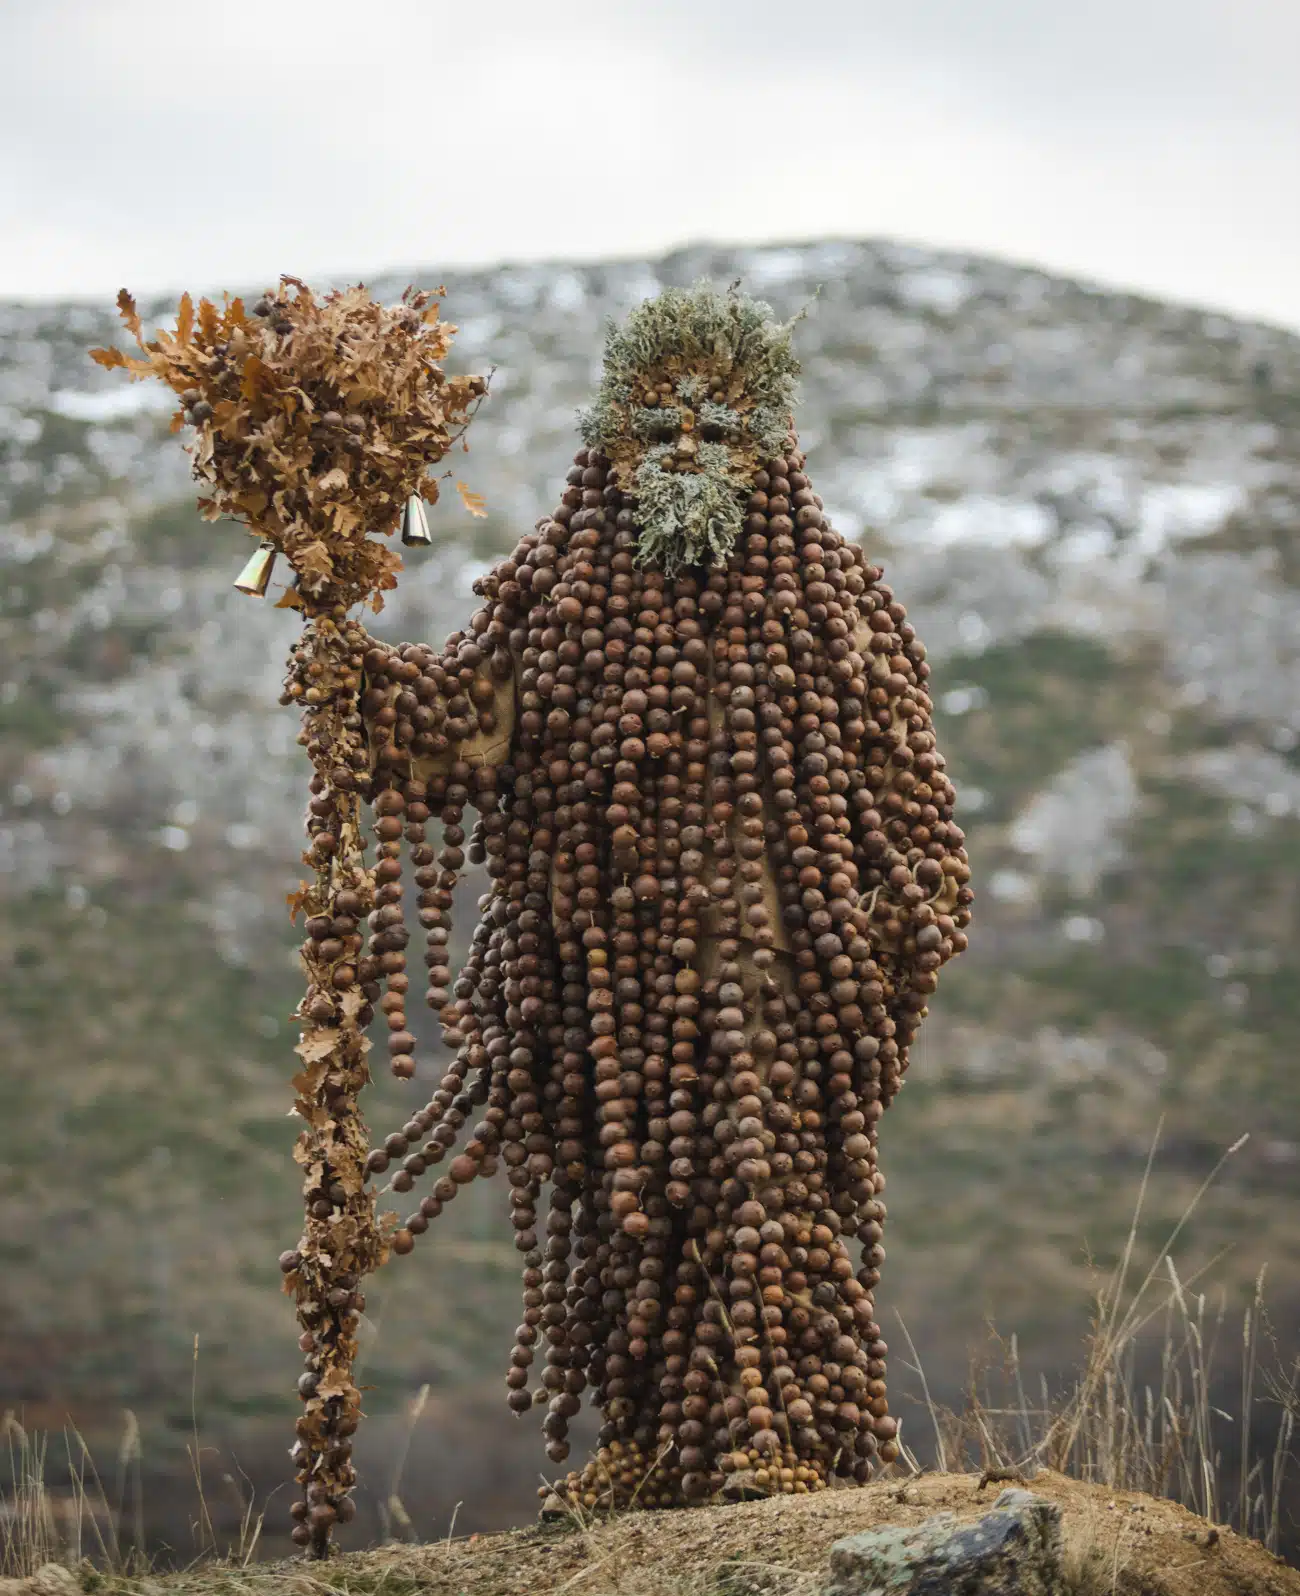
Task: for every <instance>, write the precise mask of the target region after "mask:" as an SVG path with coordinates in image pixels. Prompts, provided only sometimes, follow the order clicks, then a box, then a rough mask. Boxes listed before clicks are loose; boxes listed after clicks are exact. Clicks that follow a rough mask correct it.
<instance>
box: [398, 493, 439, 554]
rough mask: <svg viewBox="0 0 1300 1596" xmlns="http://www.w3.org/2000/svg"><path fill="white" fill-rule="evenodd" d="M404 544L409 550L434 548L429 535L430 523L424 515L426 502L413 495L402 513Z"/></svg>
mask: <svg viewBox="0 0 1300 1596" xmlns="http://www.w3.org/2000/svg"><path fill="white" fill-rule="evenodd" d="M402 542H403V543H405V544H406V546H407V548H408V549H427V548H431V547H432V546H433V538H432V537H431V536H430V535H429V521H428V517H427V516H426V515H425V513H424V500H423V499H422V498H421V497H420V495H419V494H418V493H413V494H412V495H411V497H410V498H409V499H408V500H407V501H406V508H405V509H404V510H403V511H402Z"/></svg>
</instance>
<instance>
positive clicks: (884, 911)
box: [849, 568, 973, 1100]
mask: <svg viewBox="0 0 1300 1596" xmlns="http://www.w3.org/2000/svg"><path fill="white" fill-rule="evenodd" d="M864 574H866V575H868V576H869V578H871V580H869V583H868V588H867V592H866V593H864V594H863V599H864V600H868V602H867V603H866V604H863V605H862V606H861V613H860V616H859V619H858V622H857V625H856V626H855V627H854V629H853V631H852V632H851V634H850V637H849V645H850V649H851V651H852V656H853V658H854V659H855V661H857V660H860V661H861V665H862V672H861V674H862V679H863V681H864V683H865V685H866V687H867V698H866V703H865V705H864V716H863V718H864V721H865V723H866V731H867V737H866V739H865V740H864V751H866V750H869V752H867V757H866V763H865V767H864V769H865V774H866V776H867V781H866V783H865V785H864V786H863V787H862V789H861V790H860V791H859V792H858V793H857V794H855V795H854V803H853V806H852V809H851V814H852V827H853V831H854V833H855V836H854V841H855V844H856V852H857V854H858V857H859V858H860V859H861V861H862V863H863V864H864V865H865V866H866V867H867V868H866V870H865V871H864V872H863V878H862V888H863V894H862V895H863V899H864V901H865V903H866V904H867V905H869V913H868V924H867V926H866V928H865V935H866V937H867V940H868V941H869V942H870V943H871V945H872V948H873V949H874V952H875V957H876V962H877V965H878V966H879V969H880V972H881V977H882V986H883V988H884V992H883V1002H884V1004H885V1007H886V1009H887V1011H888V1013H889V1017H890V1018H891V1019H892V1020H893V1022H894V1026H895V1035H894V1038H893V1040H894V1043H895V1047H893V1048H890V1050H889V1051H890V1053H891V1054H893V1055H894V1057H895V1065H894V1069H891V1070H890V1071H889V1072H888V1074H889V1075H891V1076H893V1079H892V1081H888V1080H887V1081H884V1082H882V1084H883V1085H885V1086H886V1100H887V1099H888V1096H890V1095H892V1090H893V1089H896V1086H897V1082H898V1078H900V1077H901V1075H902V1074H903V1072H904V1071H905V1070H906V1068H907V1050H908V1045H909V1044H910V1042H911V1040H912V1038H913V1037H914V1036H915V1034H916V1031H917V1029H918V1028H919V1026H920V1023H921V1020H922V1019H923V1018H924V1017H925V1014H926V1012H927V1005H928V1001H929V998H930V996H931V994H932V993H933V992H934V991H935V989H936V987H937V985H938V972H939V969H940V968H941V966H942V965H944V964H946V963H947V961H948V960H949V959H950V958H952V957H953V955H954V954H957V953H960V952H962V951H963V949H964V948H965V947H966V932H965V927H966V926H967V925H968V924H969V923H970V907H969V905H970V903H971V900H972V897H973V894H972V892H971V890H970V887H969V885H968V883H969V881H970V865H969V863H968V862H967V858H966V849H965V836H964V834H963V832H962V830H961V828H960V827H959V826H958V825H957V823H956V821H955V819H954V818H953V805H954V802H955V799H956V793H955V791H954V789H953V785H952V782H951V781H950V780H949V779H948V775H947V771H946V762H945V760H944V756H943V754H942V752H941V751H940V749H939V746H938V740H937V737H936V735H935V729H934V722H933V719H932V714H931V712H932V709H933V705H932V703H931V699H930V695H929V692H928V690H927V689H928V682H929V675H930V667H929V664H928V662H927V660H926V650H925V646H924V644H922V643H921V641H920V639H919V638H918V637H917V636H916V632H915V629H914V628H913V627H912V625H911V623H910V622H908V621H907V619H906V615H905V613H904V610H903V607H902V605H901V604H899V603H898V602H897V601H896V600H895V598H894V595H893V593H892V591H891V590H890V589H889V588H888V587H886V586H884V585H883V583H881V581H880V572H879V570H878V569H870V568H869V569H868V570H867V571H866V572H864ZM869 596H870V597H869ZM895 1071H896V1073H895Z"/></svg>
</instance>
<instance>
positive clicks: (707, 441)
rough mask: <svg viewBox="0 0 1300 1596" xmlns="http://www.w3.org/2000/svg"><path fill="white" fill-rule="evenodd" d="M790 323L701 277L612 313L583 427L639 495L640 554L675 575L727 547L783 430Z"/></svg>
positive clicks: (794, 370) (789, 393)
mask: <svg viewBox="0 0 1300 1596" xmlns="http://www.w3.org/2000/svg"><path fill="white" fill-rule="evenodd" d="M792 327H793V323H792V322H779V321H777V320H776V319H775V317H774V316H773V313H772V308H771V306H770V305H766V304H764V303H763V302H762V301H761V300H755V299H751V298H750V297H749V296H748V295H747V294H742V293H739V292H737V291H736V290H735V289H732V290H731V291H729V292H726V293H723V292H720V291H719V290H718V289H716V288H714V287H713V286H712V285H711V284H710V283H707V282H704V283H697V284H696V285H695V287H694V288H692V289H689V290H687V289H678V288H670V289H668V290H667V291H666V292H665V293H663V294H661V295H660V296H659V297H658V298H657V299H650V300H647V301H646V302H645V303H644V304H642V305H640V306H638V307H637V309H636V310H634V311H633V312H632V314H631V315H630V316H629V317H628V318H627V320H626V321H625V322H624V323H622V325H617V324H614V323H611V324H610V327H609V331H608V335H607V338H606V342H605V371H604V377H603V379H602V381H601V385H600V392H599V394H598V396H597V398H596V402H595V404H594V405H593V406H592V407H591V409H590V410H587V411H585V412H584V413H583V415H582V417H581V431H582V436H583V439H584V441H585V442H586V443H587V445H588V447H590V448H599V449H601V450H602V451H603V452H604V453H605V454H606V455H607V456H608V457H609V460H610V463H611V475H612V476H613V478H614V480H615V481H616V482H617V483H618V485H619V487H620V488H621V489H622V491H623V492H624V493H625V494H627V495H628V496H629V497H630V498H631V499H632V500H633V501H634V502H635V504H636V508H637V515H638V520H639V521H640V523H641V531H640V537H639V540H638V559H639V561H640V562H641V563H643V564H653V565H658V566H660V567H662V569H663V571H664V572H665V574H666V575H668V576H674V575H676V574H677V572H678V571H679V570H681V569H683V568H684V567H686V566H689V565H698V564H706V565H708V564H715V563H717V562H718V561H720V560H723V559H725V558H726V556H727V555H728V554H729V553H730V552H731V550H732V548H733V547H734V545H735V541H736V538H737V536H738V535H739V533H740V529H741V525H742V523H743V520H744V514H745V501H746V500H747V498H748V497H749V494H750V491H751V478H752V477H753V474H754V472H755V471H757V470H758V469H759V467H760V465H761V464H762V462H763V461H764V460H768V459H770V458H771V457H772V456H773V455H774V454H777V453H779V451H780V449H781V447H782V445H783V444H784V442H785V439H786V435H787V433H788V432H789V430H790V420H791V414H790V413H791V408H792V406H793V404H794V397H795V380H796V378H797V376H798V373H799V362H798V360H797V359H796V358H795V353H794V347H793V344H792V341H791V329H792Z"/></svg>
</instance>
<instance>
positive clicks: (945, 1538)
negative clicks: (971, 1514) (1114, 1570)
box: [824, 1490, 1063, 1596]
mask: <svg viewBox="0 0 1300 1596" xmlns="http://www.w3.org/2000/svg"><path fill="white" fill-rule="evenodd" d="M830 1572H831V1580H830V1584H829V1585H827V1586H826V1587H825V1590H824V1596H950V1593H952V1592H954V1591H960V1592H961V1593H962V1596H1061V1593H1062V1590H1063V1585H1062V1573H1061V1511H1060V1509H1059V1508H1058V1507H1054V1506H1053V1505H1052V1503H1050V1502H1048V1501H1047V1500H1046V1499H1045V1498H1044V1497H1041V1496H1035V1495H1034V1494H1033V1493H1032V1492H1030V1491H1019V1490H1008V1491H1003V1492H1002V1494H1001V1495H1000V1496H999V1497H998V1499H997V1500H996V1501H995V1502H994V1504H993V1510H992V1512H989V1513H986V1514H984V1516H983V1517H982V1518H978V1519H975V1520H974V1521H972V1522H961V1521H959V1520H958V1519H957V1517H956V1515H955V1514H953V1513H936V1514H935V1515H934V1517H933V1518H927V1519H925V1520H923V1521H922V1522H921V1523H920V1524H914V1525H912V1526H911V1527H909V1528H900V1527H895V1528H890V1529H879V1530H867V1531H865V1532H864V1533H863V1534H861V1535H849V1536H846V1537H845V1539H844V1540H841V1541H836V1542H835V1544H834V1545H833V1546H832V1547H831V1568H830Z"/></svg>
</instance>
